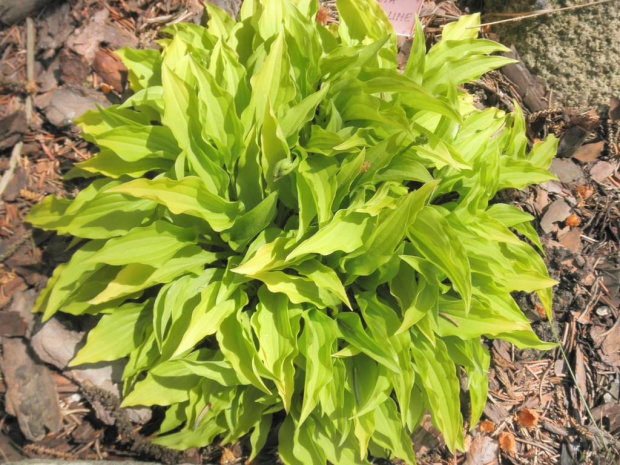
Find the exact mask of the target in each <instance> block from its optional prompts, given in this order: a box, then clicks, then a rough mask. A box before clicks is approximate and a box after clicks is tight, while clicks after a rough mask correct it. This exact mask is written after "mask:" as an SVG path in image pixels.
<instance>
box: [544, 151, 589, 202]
mask: <svg viewBox="0 0 620 465" xmlns="http://www.w3.org/2000/svg"><path fill="white" fill-rule="evenodd" d="M549 171H550V172H551V174H554V175H555V176H557V177H558V179H559V180H560V181H561V182H562V183H563V184H565V185H569V184H573V183H576V184H580V185H581V184H584V183H585V180H586V178H585V176H584V174H583V170H582V169H581V167H579V165H577V164H576V163H575V162H574V161H573V160H571V159H569V158H564V159H560V158H554V159H553V160H552V161H551V166H550V167H549ZM544 186H546V184H545V185H544ZM544 186H543V187H544ZM561 192H562V190H561V189H560V191H559V192H557V193H561Z"/></svg>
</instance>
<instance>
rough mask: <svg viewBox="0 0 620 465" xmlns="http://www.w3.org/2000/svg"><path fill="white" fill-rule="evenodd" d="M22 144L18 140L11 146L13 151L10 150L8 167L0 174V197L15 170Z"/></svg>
mask: <svg viewBox="0 0 620 465" xmlns="http://www.w3.org/2000/svg"><path fill="white" fill-rule="evenodd" d="M23 146H24V143H23V142H18V143H17V144H15V147H13V151H12V152H11V159H10V160H9V167H8V168H7V169H6V171H5V172H4V173H3V174H2V178H1V179H0V197H2V194H3V193H4V191H5V190H6V188H7V186H8V185H9V182H10V181H11V178H12V177H13V173H14V172H15V168H17V165H18V164H19V160H20V158H21V155H22V147H23ZM0 203H1V202H0Z"/></svg>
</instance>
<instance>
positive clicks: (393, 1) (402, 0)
mask: <svg viewBox="0 0 620 465" xmlns="http://www.w3.org/2000/svg"><path fill="white" fill-rule="evenodd" d="M377 1H378V2H379V5H381V7H382V8H383V10H384V11H385V14H386V15H387V17H388V19H389V20H390V23H392V26H393V27H394V31H395V32H396V34H397V35H399V36H407V37H411V36H412V35H413V28H414V26H415V14H416V13H418V14H419V13H420V10H421V9H422V3H423V1H424V0H377Z"/></svg>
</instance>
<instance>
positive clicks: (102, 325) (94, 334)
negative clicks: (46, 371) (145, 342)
mask: <svg viewBox="0 0 620 465" xmlns="http://www.w3.org/2000/svg"><path fill="white" fill-rule="evenodd" d="M149 303H150V302H148V301H147V302H145V303H137V304H133V303H132V304H126V305H122V306H121V307H119V308H118V309H116V310H115V311H114V312H113V313H111V314H109V315H104V316H103V317H102V318H101V320H99V323H98V324H97V326H96V327H95V328H94V329H92V330H91V331H90V332H89V333H88V340H87V341H86V345H84V347H82V348H81V349H80V351H79V352H78V353H77V355H76V356H75V357H74V358H73V360H71V362H70V363H69V366H76V365H83V364H85V363H97V362H104V361H110V360H117V359H119V358H122V357H125V356H127V355H129V353H130V352H131V351H132V350H134V349H136V347H137V346H138V345H139V344H140V343H141V342H142V337H143V329H144V321H140V320H141V315H144V312H145V309H146V308H147V306H148V304H149ZM142 320H144V318H142Z"/></svg>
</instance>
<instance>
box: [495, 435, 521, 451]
mask: <svg viewBox="0 0 620 465" xmlns="http://www.w3.org/2000/svg"><path fill="white" fill-rule="evenodd" d="M498 441H499V447H501V449H502V450H503V451H504V452H506V453H507V454H508V455H512V456H514V455H515V453H516V451H517V443H516V441H515V437H514V434H512V433H509V432H507V431H504V432H503V433H502V434H500V435H499V438H498Z"/></svg>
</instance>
